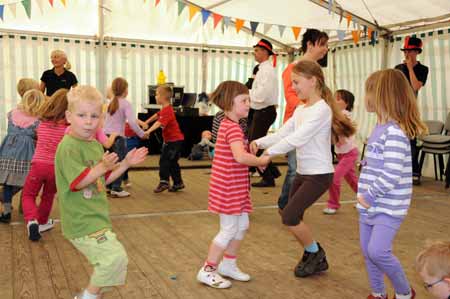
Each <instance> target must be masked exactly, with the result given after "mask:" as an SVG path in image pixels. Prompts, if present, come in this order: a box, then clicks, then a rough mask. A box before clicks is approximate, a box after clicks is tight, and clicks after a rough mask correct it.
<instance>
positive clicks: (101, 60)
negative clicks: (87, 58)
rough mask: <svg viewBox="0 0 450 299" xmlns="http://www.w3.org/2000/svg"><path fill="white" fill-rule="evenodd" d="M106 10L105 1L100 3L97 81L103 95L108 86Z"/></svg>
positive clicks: (101, 0)
mask: <svg viewBox="0 0 450 299" xmlns="http://www.w3.org/2000/svg"><path fill="white" fill-rule="evenodd" d="M103 9H104V0H99V1H98V36H97V39H98V41H99V47H98V60H97V61H98V72H97V74H98V79H97V88H98V89H99V90H100V92H101V93H104V92H105V90H106V89H105V86H106V77H105V75H106V68H105V66H106V64H105V46H104V45H103V42H104V36H105V18H104V14H103Z"/></svg>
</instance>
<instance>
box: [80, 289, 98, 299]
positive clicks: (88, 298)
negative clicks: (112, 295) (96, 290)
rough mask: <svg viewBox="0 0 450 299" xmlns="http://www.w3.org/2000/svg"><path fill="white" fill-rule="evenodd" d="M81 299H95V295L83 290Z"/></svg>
mask: <svg viewBox="0 0 450 299" xmlns="http://www.w3.org/2000/svg"><path fill="white" fill-rule="evenodd" d="M81 299H97V295H96V294H91V293H89V292H88V290H84V292H83V297H82V298H81Z"/></svg>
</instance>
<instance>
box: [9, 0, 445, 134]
mask: <svg viewBox="0 0 450 299" xmlns="http://www.w3.org/2000/svg"><path fill="white" fill-rule="evenodd" d="M50 3H52V4H50ZM27 10H28V13H27ZM0 16H1V19H2V20H0V44H1V47H0V69H1V72H0V101H1V105H0V115H2V118H3V121H2V122H0V137H2V136H4V134H5V131H6V119H5V118H4V116H5V115H6V112H7V111H8V110H9V109H11V108H12V107H13V106H15V105H16V103H17V100H18V96H17V94H16V91H15V85H16V82H17V81H18V79H20V78H22V77H33V78H36V79H39V78H40V75H41V74H42V72H43V71H44V70H45V69H48V68H50V59H49V54H50V52H51V51H52V50H53V49H57V48H58V49H63V50H64V51H66V53H67V54H68V57H69V59H70V61H71V64H72V66H73V67H72V71H74V73H75V74H76V75H77V77H78V80H79V81H80V83H81V84H91V85H94V86H96V87H98V88H99V89H100V90H101V91H104V90H105V86H107V84H108V83H109V82H111V80H112V79H113V78H114V77H117V76H123V77H125V78H127V80H128V81H129V83H130V96H129V98H130V101H131V102H132V103H133V105H134V106H135V109H136V110H137V111H141V110H142V105H143V104H146V103H147V100H146V98H147V90H146V86H147V85H148V84H154V83H155V82H156V76H157V74H158V71H159V70H160V69H162V70H164V72H165V73H166V75H167V77H168V79H169V81H173V82H175V83H176V84H179V85H184V86H185V89H186V90H187V91H190V92H201V91H206V92H210V91H212V90H213V89H214V87H215V86H217V84H218V83H219V82H221V81H223V80H227V79H232V80H238V81H241V82H245V81H246V78H247V77H248V76H249V75H250V74H251V71H252V68H253V66H254V60H253V56H252V45H253V44H255V43H256V42H257V41H258V40H259V39H260V38H262V37H264V38H268V39H270V40H271V41H272V43H273V44H274V46H275V48H276V49H277V50H278V52H279V53H280V54H281V55H280V56H279V59H278V60H279V63H278V66H277V71H278V73H279V75H280V78H281V73H282V71H283V69H284V68H285V67H286V65H287V64H288V63H289V61H291V60H292V59H295V58H296V57H295V56H294V55H293V54H292V50H293V49H297V48H298V46H299V42H300V40H301V34H302V33H303V32H304V30H306V29H307V28H317V29H321V30H326V31H327V32H328V33H329V35H330V37H331V40H330V53H329V55H328V67H327V68H325V69H324V70H325V72H326V77H327V81H328V84H329V85H330V87H331V88H332V89H337V88H345V89H349V90H350V91H352V92H353V93H354V94H355V95H356V98H357V103H356V108H355V117H356V121H357V122H358V125H359V130H358V137H359V140H360V141H361V140H363V139H364V138H366V137H367V134H368V133H369V132H370V129H371V128H372V126H373V124H374V118H373V116H368V115H367V114H366V112H365V110H364V105H363V104H362V103H363V101H362V100H363V86H364V81H365V78H367V76H368V75H369V74H370V73H371V72H373V71H375V70H378V69H381V68H385V67H393V66H395V65H396V64H398V63H400V62H401V61H402V59H403V58H402V53H401V51H400V48H401V47H402V45H403V39H404V36H406V35H410V34H415V35H417V36H418V37H420V38H422V40H423V42H424V51H423V53H422V54H421V55H420V56H419V60H420V61H421V62H422V63H424V64H425V65H427V66H429V67H430V74H429V77H428V81H427V83H426V85H425V86H424V88H422V90H421V91H420V93H419V98H418V103H419V106H420V109H421V112H422V117H423V119H434V120H445V117H446V115H447V113H448V112H449V111H450V87H449V86H448V82H449V81H450V1H449V0H429V1H419V0H396V1H392V0H345V1H338V2H336V1H332V0H329V1H322V0H278V1H268V0H192V1H184V0H146V1H144V0H130V1H119V0H98V1H93V0H54V1H48V0H25V1H19V0H3V1H2V0H0ZM216 17H217V20H215V18H216ZM350 18H351V20H350ZM240 20H242V21H240ZM215 21H217V26H216V27H215V26H214V25H215V24H214V23H215ZM348 21H350V22H348ZM240 22H241V23H240ZM242 22H243V23H242ZM238 24H239V25H240V24H242V25H243V27H242V29H241V30H240V31H239V32H237V28H236V27H238V26H239V25H238ZM252 26H253V29H254V30H253V31H255V32H254V34H252ZM255 26H256V28H255ZM293 27H294V29H293ZM295 30H300V32H299V35H300V36H298V37H297V38H296V37H295V34H294V31H295ZM357 30H359V31H357ZM352 31H354V32H357V35H358V36H361V38H360V40H359V41H358V42H356V43H355V41H354V40H353V39H352V36H353V35H352ZM370 31H373V32H376V41H377V42H376V43H371V44H369V42H370V40H369V39H368V38H367V37H365V36H367V35H368V33H370ZM344 36H345V40H342V39H343V38H344ZM288 53H291V54H288ZM296 55H298V54H296ZM280 84H281V82H280ZM283 112H284V96H283V92H282V88H280V95H279V113H278V115H279V117H278V119H277V121H276V123H275V125H274V127H275V128H277V127H279V126H280V125H281V122H282V119H281V117H280V116H281V115H283Z"/></svg>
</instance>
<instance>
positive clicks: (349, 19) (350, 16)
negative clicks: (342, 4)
mask: <svg viewBox="0 0 450 299" xmlns="http://www.w3.org/2000/svg"><path fill="white" fill-rule="evenodd" d="M346 18H347V28H348V27H350V22H351V21H352V15H351V14H347V16H346Z"/></svg>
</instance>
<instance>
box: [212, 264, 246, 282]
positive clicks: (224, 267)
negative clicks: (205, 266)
mask: <svg viewBox="0 0 450 299" xmlns="http://www.w3.org/2000/svg"><path fill="white" fill-rule="evenodd" d="M217 270H218V272H219V273H220V275H222V276H225V277H229V278H232V279H234V280H239V281H249V280H250V275H248V274H247V273H244V272H242V271H241V269H239V267H238V266H237V265H236V262H234V263H232V262H224V261H222V262H221V263H220V264H219V267H218V268H217Z"/></svg>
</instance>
